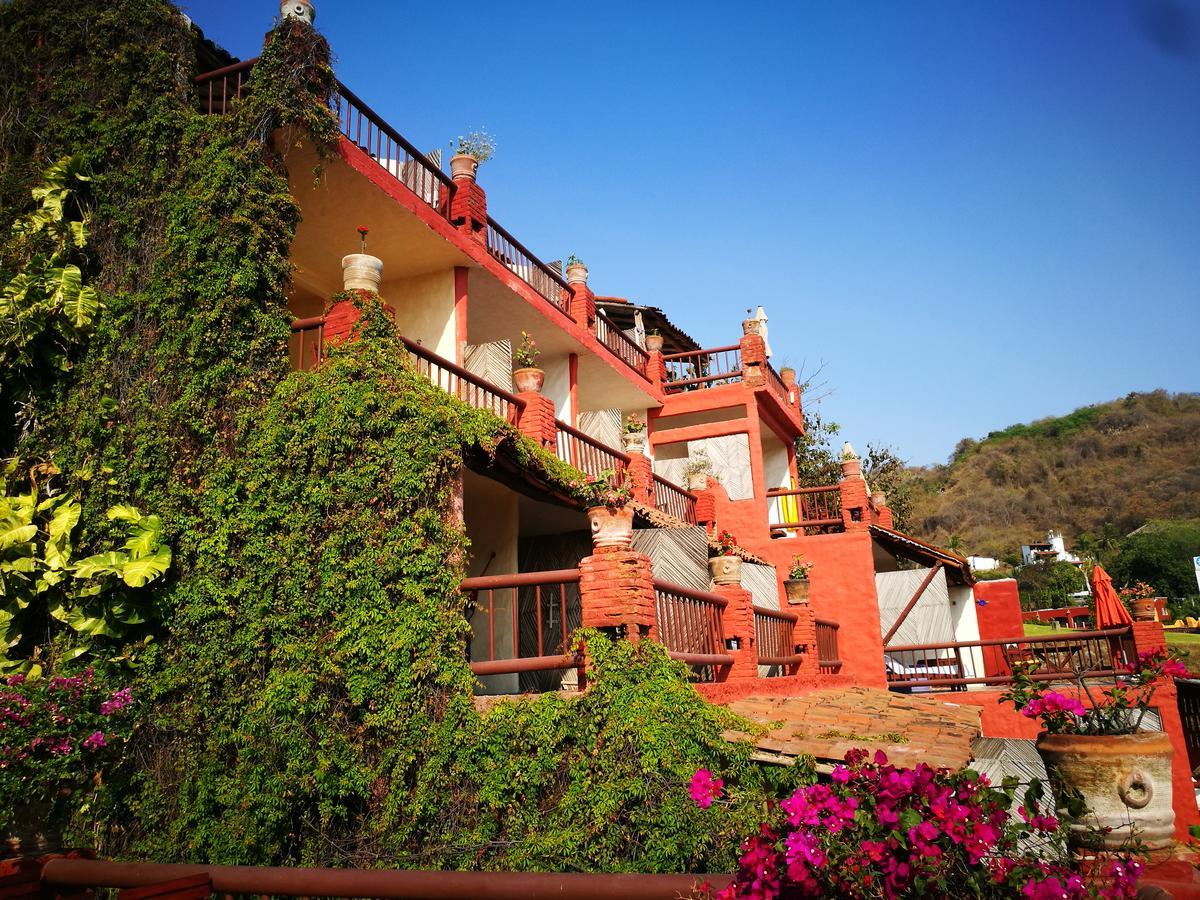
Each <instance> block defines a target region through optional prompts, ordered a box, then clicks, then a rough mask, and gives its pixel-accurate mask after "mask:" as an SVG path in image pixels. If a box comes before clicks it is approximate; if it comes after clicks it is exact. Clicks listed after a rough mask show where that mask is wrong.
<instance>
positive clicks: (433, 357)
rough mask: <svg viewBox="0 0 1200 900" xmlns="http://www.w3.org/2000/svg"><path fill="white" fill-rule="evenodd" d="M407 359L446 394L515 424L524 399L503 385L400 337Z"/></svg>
mask: <svg viewBox="0 0 1200 900" xmlns="http://www.w3.org/2000/svg"><path fill="white" fill-rule="evenodd" d="M400 340H401V341H402V342H403V344H404V347H405V349H407V350H408V355H409V359H410V360H411V361H412V364H413V366H414V367H415V368H416V370H417V371H418V372H419V373H420V374H422V375H424V376H425V377H426V378H428V379H429V380H430V381H431V382H432V383H433V384H435V385H437V386H438V387H440V388H441V389H442V390H443V391H445V392H446V393H447V394H451V395H453V396H455V397H457V398H458V399H459V400H461V401H463V403H466V404H467V405H468V406H473V407H475V408H476V409H486V410H487V411H488V412H490V413H492V414H493V415H495V416H497V417H499V418H501V419H504V420H505V421H506V422H509V423H514V424H515V423H516V421H517V417H518V416H519V415H520V412H521V410H523V409H524V408H525V401H524V400H522V399H521V398H520V397H518V396H516V395H515V394H510V393H509V392H508V391H506V390H504V389H503V388H498V387H496V386H495V385H494V384H489V383H488V382H486V381H484V380H483V379H482V378H480V377H479V376H478V375H476V374H475V373H473V372H468V371H467V370H466V369H464V368H463V367H462V366H459V365H456V364H454V363H452V362H450V360H448V359H444V358H442V357H441V356H438V355H437V354H436V353H434V352H433V351H431V350H429V349H427V348H426V347H422V346H421V345H420V344H418V343H416V342H415V341H410V340H409V339H408V338H406V337H401V338H400Z"/></svg>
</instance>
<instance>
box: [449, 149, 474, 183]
mask: <svg viewBox="0 0 1200 900" xmlns="http://www.w3.org/2000/svg"><path fill="white" fill-rule="evenodd" d="M478 171H479V160H477V159H476V158H475V157H473V156H468V155H467V154H466V153H458V154H456V155H454V156H452V157H450V177H451V178H453V179H455V180H457V179H459V178H466V179H467V180H468V181H474V180H475V176H476V174H477V173H478Z"/></svg>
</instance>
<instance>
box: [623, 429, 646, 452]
mask: <svg viewBox="0 0 1200 900" xmlns="http://www.w3.org/2000/svg"><path fill="white" fill-rule="evenodd" d="M621 443H622V444H624V445H625V452H626V453H645V452H646V432H644V431H626V432H623V433H622V434H621Z"/></svg>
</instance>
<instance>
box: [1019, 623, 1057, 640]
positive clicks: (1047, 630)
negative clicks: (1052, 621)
mask: <svg viewBox="0 0 1200 900" xmlns="http://www.w3.org/2000/svg"><path fill="white" fill-rule="evenodd" d="M1059 630H1061V629H1056V628H1055V627H1054V626H1053V625H1039V624H1037V623H1036V622H1026V623H1025V636H1026V637H1032V636H1033V635H1035V634H1054V632H1055V631H1059Z"/></svg>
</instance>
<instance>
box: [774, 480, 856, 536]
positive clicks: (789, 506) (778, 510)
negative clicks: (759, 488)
mask: <svg viewBox="0 0 1200 900" xmlns="http://www.w3.org/2000/svg"><path fill="white" fill-rule="evenodd" d="M767 505H768V516H769V522H770V526H771V530H772V531H804V532H806V533H828V532H833V531H843V530H844V529H845V525H844V523H843V521H842V492H841V488H839V487H838V486H837V485H836V484H830V485H821V486H820V487H805V488H792V489H790V490H788V489H777V490H770V491H767Z"/></svg>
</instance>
